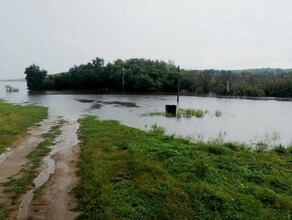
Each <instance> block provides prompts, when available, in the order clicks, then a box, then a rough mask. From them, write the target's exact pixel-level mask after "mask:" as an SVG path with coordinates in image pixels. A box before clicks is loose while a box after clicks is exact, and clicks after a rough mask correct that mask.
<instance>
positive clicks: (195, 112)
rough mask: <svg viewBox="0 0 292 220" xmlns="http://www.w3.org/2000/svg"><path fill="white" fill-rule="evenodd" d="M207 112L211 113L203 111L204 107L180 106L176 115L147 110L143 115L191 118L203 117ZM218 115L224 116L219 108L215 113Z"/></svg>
mask: <svg viewBox="0 0 292 220" xmlns="http://www.w3.org/2000/svg"><path fill="white" fill-rule="evenodd" d="M206 114H211V115H213V114H212V113H211V112H209V111H203V110H202V109H194V108H179V109H178V110H177V111H176V115H172V114H168V113H164V112H147V113H145V114H143V115H142V116H151V117H153V116H165V117H175V116H176V117H177V118H181V117H183V118H191V117H196V118H203V117H204V116H205V115H206ZM214 115H215V116H216V117H220V116H222V112H221V111H219V110H216V112H215V114H214Z"/></svg>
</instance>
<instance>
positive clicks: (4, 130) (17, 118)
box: [0, 100, 48, 153]
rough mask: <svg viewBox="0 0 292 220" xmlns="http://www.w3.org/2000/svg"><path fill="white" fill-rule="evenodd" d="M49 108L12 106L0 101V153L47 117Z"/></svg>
mask: <svg viewBox="0 0 292 220" xmlns="http://www.w3.org/2000/svg"><path fill="white" fill-rule="evenodd" d="M47 114H48V113H47V108H45V107H41V106H36V105H19V104H10V103H6V102H4V101H2V100H0V153H2V152H3V151H5V149H6V148H7V147H10V145H11V144H12V142H13V141H14V140H15V139H16V138H17V136H18V135H22V134H23V133H24V132H26V131H27V129H28V128H29V127H30V126H32V125H34V124H35V123H37V122H39V121H41V120H42V119H44V118H46V117H47Z"/></svg>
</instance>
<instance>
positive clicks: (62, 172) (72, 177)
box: [18, 121, 80, 220]
mask: <svg viewBox="0 0 292 220" xmlns="http://www.w3.org/2000/svg"><path fill="white" fill-rule="evenodd" d="M78 128H79V124H78V122H76V121H71V122H68V123H65V124H63V126H62V129H61V131H62V133H61V135H60V136H59V137H58V138H57V139H56V144H55V145H54V146H52V151H51V152H50V154H49V155H48V156H47V157H45V158H44V160H43V161H44V164H43V166H42V171H41V172H40V174H39V176H38V177H37V178H36V179H35V181H34V183H35V188H34V189H33V190H31V191H29V192H27V193H26V195H25V196H24V197H23V198H22V202H21V205H20V208H19V212H18V219H21V220H22V219H66V220H70V219H75V218H76V217H77V216H78V213H76V212H72V211H70V210H71V209H73V208H75V200H74V196H73V195H72V194H70V192H71V191H72V189H73V187H74V186H75V185H76V184H77V182H78V178H77V176H76V171H77V168H76V163H77V161H78V158H79V153H80V150H79V146H78V143H79V141H78V138H77V130H78ZM36 189H38V190H37V193H36ZM34 194H35V195H34Z"/></svg>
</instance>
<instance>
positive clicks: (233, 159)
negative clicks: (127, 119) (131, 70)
mask: <svg viewBox="0 0 292 220" xmlns="http://www.w3.org/2000/svg"><path fill="white" fill-rule="evenodd" d="M80 122H81V129H80V134H79V135H80V139H81V141H82V142H83V143H82V146H81V158H80V162H79V166H80V171H79V174H80V177H81V181H80V184H79V186H78V187H77V188H76V189H75V193H76V195H77V197H78V200H79V207H78V208H79V209H80V210H81V211H82V212H83V214H82V215H81V216H80V219H291V217H292V213H291V212H292V148H291V147H290V148H287V149H284V148H282V147H278V148H275V149H274V150H269V151H266V150H258V151H256V150H251V149H248V148H246V147H244V146H237V145H234V144H223V145H222V144H221V145H220V144H215V143H214V144H192V143H189V142H188V140H184V139H176V138H174V137H172V136H165V135H164V134H163V133H162V132H161V130H159V129H156V130H154V131H152V132H144V131H141V130H138V129H134V128H130V127H126V126H123V125H121V124H119V123H118V122H116V121H100V120H97V119H96V118H95V117H92V116H88V117H85V118H83V119H81V120H80Z"/></svg>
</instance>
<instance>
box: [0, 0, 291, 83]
mask: <svg viewBox="0 0 292 220" xmlns="http://www.w3.org/2000/svg"><path fill="white" fill-rule="evenodd" d="M97 56H98V57H102V58H104V59H105V61H106V62H108V61H113V60H115V59H118V58H122V59H128V58H149V59H159V60H165V61H168V60H170V59H171V60H174V61H175V63H176V64H177V65H180V66H181V67H182V68H185V69H206V68H214V69H243V68H256V67H282V68H291V67H292V1H291V0H220V1H219V0H147V1H146V0H0V79H5V78H23V77H24V74H23V72H24V69H25V67H27V66H29V65H30V64H33V63H35V64H37V65H39V66H40V67H41V68H43V69H46V70H47V71H48V72H49V73H57V72H62V71H67V70H68V69H69V68H70V67H72V66H73V65H74V64H76V65H78V64H81V63H87V62H89V61H91V60H92V59H94V58H95V57H97Z"/></svg>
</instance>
